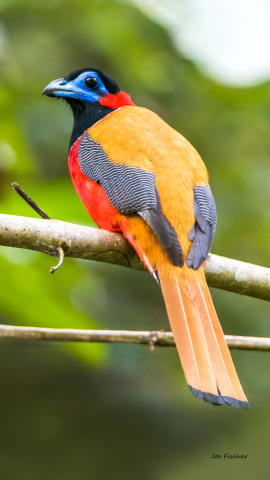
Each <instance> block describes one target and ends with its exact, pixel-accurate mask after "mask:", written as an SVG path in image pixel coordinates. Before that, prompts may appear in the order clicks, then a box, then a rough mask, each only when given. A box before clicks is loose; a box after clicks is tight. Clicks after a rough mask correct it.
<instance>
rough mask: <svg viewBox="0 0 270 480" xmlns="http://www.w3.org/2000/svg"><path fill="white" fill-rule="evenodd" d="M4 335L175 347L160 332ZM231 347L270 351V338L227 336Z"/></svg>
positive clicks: (5, 332) (14, 330)
mask: <svg viewBox="0 0 270 480" xmlns="http://www.w3.org/2000/svg"><path fill="white" fill-rule="evenodd" d="M0 338H15V339H20V340H38V341H40V340H41V341H49V342H52V341H55V342H92V343H93V342H100V343H125V344H142V345H150V346H151V347H153V346H159V347H175V342H174V338H173V334H172V333H171V332H160V331H142V332H140V331H138V332H137V331H135V332H134V331H125V330H73V329H62V328H61V329H60V328H59V329H56V328H39V327H16V326H11V325H0ZM225 338H226V341H227V344H228V346H229V347H230V348H231V349H241V350H260V351H270V338H259V337H236V336H232V335H225Z"/></svg>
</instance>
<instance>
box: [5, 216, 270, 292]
mask: <svg viewBox="0 0 270 480" xmlns="http://www.w3.org/2000/svg"><path fill="white" fill-rule="evenodd" d="M0 245H3V246H6V247H17V248H26V249H29V250H36V251H39V252H44V253H48V254H49V255H52V256H54V257H58V256H59V247H61V248H62V250H63V252H64V255H65V257H73V258H82V259H84V260H96V261H100V262H107V263H113V264H116V265H122V266H125V267H131V268H135V269H138V270H144V266H143V265H142V263H141V262H140V260H139V258H138V256H137V254H136V252H135V251H134V249H133V248H132V247H131V245H130V244H129V243H128V242H127V241H126V240H125V238H124V237H123V236H122V235H121V234H118V233H110V232H107V231H104V230H98V229H96V228H90V227H84V226H82V225H76V224H72V223H67V222H61V221H60V220H42V219H39V218H28V217H17V216H13V215H3V214H0ZM205 273H206V279H207V283H208V285H209V286H210V287H215V288H220V289H222V290H227V291H230V292H235V293H240V294H241V295H247V296H250V297H255V298H260V299H262V300H267V301H270V270H269V269H267V268H264V267H259V266H257V265H252V264H249V263H244V262H239V261H237V260H232V259H229V258H225V257H220V256H218V255H211V256H210V258H209V260H208V264H207V267H206V269H205Z"/></svg>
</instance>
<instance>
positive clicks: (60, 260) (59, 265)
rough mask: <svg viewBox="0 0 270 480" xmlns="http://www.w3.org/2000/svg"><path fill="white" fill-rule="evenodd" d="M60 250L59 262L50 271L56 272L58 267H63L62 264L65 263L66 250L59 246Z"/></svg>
mask: <svg viewBox="0 0 270 480" xmlns="http://www.w3.org/2000/svg"><path fill="white" fill-rule="evenodd" d="M57 250H58V252H59V262H58V264H57V265H56V266H55V267H52V268H51V270H50V273H54V272H56V270H58V268H60V267H61V265H62V264H63V261H64V258H65V256H64V250H63V248H62V247H58V249H57Z"/></svg>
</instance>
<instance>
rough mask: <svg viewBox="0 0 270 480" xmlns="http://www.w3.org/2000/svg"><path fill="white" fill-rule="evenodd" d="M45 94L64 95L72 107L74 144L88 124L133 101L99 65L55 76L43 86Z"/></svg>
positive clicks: (59, 96)
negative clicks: (55, 77)
mask: <svg viewBox="0 0 270 480" xmlns="http://www.w3.org/2000/svg"><path fill="white" fill-rule="evenodd" d="M43 95H47V96H48V97H58V98H62V99H64V100H65V101H66V102H67V103H68V104H69V105H70V107H71V108H72V111H73V115H74V128H73V132H72V136H71V145H72V144H73V143H74V141H76V139H77V138H78V137H79V136H80V135H81V134H82V133H83V132H84V131H85V130H86V129H87V128H90V127H91V126H92V125H93V124H95V123H96V122H98V121H99V120H101V119H102V118H103V117H105V116H106V115H108V114H109V113H111V112H112V111H113V110H115V109H118V108H120V107H124V106H127V105H134V103H133V102H132V100H131V98H130V96H129V95H127V94H126V93H125V92H123V91H121V90H120V88H119V87H118V85H117V83H116V82H115V81H114V80H113V79H112V78H110V77H109V76H108V75H106V73H103V72H102V71H101V70H98V69H96V68H83V69H81V70H75V71H74V72H71V73H70V74H69V75H66V76H65V77H63V78H59V79H57V80H53V81H52V82H51V83H49V85H47V87H46V88H45V89H44V91H43Z"/></svg>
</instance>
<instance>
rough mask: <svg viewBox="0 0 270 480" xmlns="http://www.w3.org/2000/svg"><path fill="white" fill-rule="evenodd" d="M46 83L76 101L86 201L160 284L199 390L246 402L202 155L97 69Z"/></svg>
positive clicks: (76, 179) (72, 164) (74, 170)
mask: <svg viewBox="0 0 270 480" xmlns="http://www.w3.org/2000/svg"><path fill="white" fill-rule="evenodd" d="M43 93H44V94H45V95H48V96H49V97H60V98H63V99H65V100H66V101H67V103H68V104H69V105H70V107H71V109H72V111H73V115H74V127H73V132H72V136H71V141H70V153H69V169H70V173H71V177H72V180H73V183H74V186H75V189H76V190H77V192H78V194H79V196H80V198H81V200H82V202H83V204H84V205H85V207H86V209H87V210H88V212H89V213H90V215H91V217H92V218H93V220H94V221H95V222H96V223H97V225H98V226H99V227H100V228H103V229H105V230H110V231H113V232H122V233H123V234H124V235H125V237H126V238H127V239H128V240H129V242H130V243H131V244H132V245H133V247H134V248H135V250H136V251H137V253H138V255H139V257H140V259H141V261H142V262H143V263H144V265H145V266H146V267H147V268H148V270H149V271H150V272H151V273H152V274H153V276H154V277H155V278H156V280H157V281H158V282H159V283H160V285H161V288H162V293H163V296H164V299H165V303H166V307H167V312H168V316H169V320H170V323H171V327H172V331H173V334H174V338H175V341H176V345H177V348H178V352H179V356H180V359H181V363H182V366H183V370H184V373H185V376H186V380H187V383H188V385H189V387H190V389H191V391H192V393H193V394H194V395H195V396H196V397H198V398H201V399H204V400H206V401H207V402H211V403H213V404H217V405H223V404H228V405H232V406H234V407H237V408H243V409H248V408H249V404H248V402H247V399H246V396H245V394H244V392H243V390H242V387H241V384H240V382H239V379H238V376H237V373H236V371H235V368H234V365H233V361H232V358H231V355H230V352H229V349H228V347H227V344H226V341H225V338H224V334H223V331H222V328H221V326H220V323H219V320H218V317H217V314H216V312H215V308H214V305H213V302H212V299H211V295H210V292H209V290H208V287H207V284H206V281H205V276H204V271H203V266H202V265H203V262H204V261H205V260H206V259H207V257H208V254H209V252H210V248H211V245H212V241H213V236H214V233H215V229H216V223H217V215H216V207H215V202H214V198H213V195H212V193H211V190H210V187H209V185H208V174H207V170H206V167H205V165H204V163H203V161H202V159H201V157H200V155H199V154H198V153H197V151H196V150H195V149H194V148H193V147H192V146H191V145H190V143H189V142H188V141H187V140H186V139H185V138H184V137H182V136H181V135H180V134H179V133H178V132H176V131H175V130H173V129H172V128H171V127H170V126H169V125H168V124H167V123H165V122H164V121H163V120H162V119H161V118H160V117H159V116H158V115H156V114H155V113H153V112H151V111H150V110H147V109H145V108H141V107H138V106H136V105H134V103H133V102H132V100H131V98H130V97H129V95H127V94H126V93H125V92H123V91H121V90H120V88H119V86H118V85H117V83H116V82H115V81H114V80H112V79H111V78H110V77H109V76H108V75H106V74H105V73H103V72H102V71H100V70H98V69H95V68H84V69H81V70H76V71H74V72H72V73H70V74H69V75H67V76H66V77H64V78H60V79H58V80H54V81H53V82H51V83H50V84H49V85H48V86H47V87H46V88H45V90H44V92H43Z"/></svg>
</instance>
